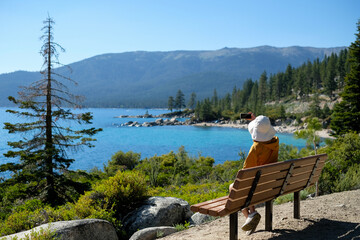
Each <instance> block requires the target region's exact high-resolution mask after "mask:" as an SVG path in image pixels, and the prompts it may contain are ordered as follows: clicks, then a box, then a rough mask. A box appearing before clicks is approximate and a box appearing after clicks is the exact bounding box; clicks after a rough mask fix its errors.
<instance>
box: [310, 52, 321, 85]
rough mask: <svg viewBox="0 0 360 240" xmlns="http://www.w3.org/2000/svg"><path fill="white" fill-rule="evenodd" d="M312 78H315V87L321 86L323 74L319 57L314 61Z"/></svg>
mask: <svg viewBox="0 0 360 240" xmlns="http://www.w3.org/2000/svg"><path fill="white" fill-rule="evenodd" d="M312 80H313V83H312V85H313V88H314V89H315V90H318V89H319V88H320V87H321V75H320V61H319V58H317V59H316V60H315V61H314V63H313V68H312Z"/></svg>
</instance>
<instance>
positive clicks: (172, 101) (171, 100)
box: [168, 96, 175, 112]
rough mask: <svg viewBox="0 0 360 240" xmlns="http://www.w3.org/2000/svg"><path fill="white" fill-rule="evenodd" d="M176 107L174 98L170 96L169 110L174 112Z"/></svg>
mask: <svg viewBox="0 0 360 240" xmlns="http://www.w3.org/2000/svg"><path fill="white" fill-rule="evenodd" d="M174 105H175V101H174V97H172V96H170V97H169V100H168V110H170V111H171V112H172V110H173V109H174Z"/></svg>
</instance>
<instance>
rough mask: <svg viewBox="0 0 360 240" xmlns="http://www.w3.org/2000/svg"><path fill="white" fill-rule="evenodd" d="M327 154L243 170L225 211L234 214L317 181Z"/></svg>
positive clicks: (238, 174) (228, 199) (238, 176)
mask: <svg viewBox="0 0 360 240" xmlns="http://www.w3.org/2000/svg"><path fill="white" fill-rule="evenodd" d="M326 159H327V155H326V154H320V155H314V156H310V157H305V158H300V159H294V160H288V161H284V162H277V163H272V164H267V165H263V166H259V167H254V168H248V169H244V170H240V171H239V172H238V173H237V176H236V179H235V181H234V185H233V189H232V190H231V192H230V194H229V197H228V198H227V202H226V205H225V208H226V210H227V211H229V212H232V211H234V210H239V209H241V208H244V207H247V206H251V205H255V204H258V203H262V202H266V201H269V200H272V199H274V198H276V197H277V196H280V195H283V194H287V193H292V192H297V191H300V190H302V189H304V188H306V187H308V186H311V185H313V184H314V183H315V182H317V181H318V179H319V176H320V174H321V170H322V168H323V166H324V164H325V160H326Z"/></svg>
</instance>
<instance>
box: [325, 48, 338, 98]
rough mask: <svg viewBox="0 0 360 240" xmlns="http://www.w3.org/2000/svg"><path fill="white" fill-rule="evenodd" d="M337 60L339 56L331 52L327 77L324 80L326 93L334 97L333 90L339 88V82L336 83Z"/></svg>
mask: <svg viewBox="0 0 360 240" xmlns="http://www.w3.org/2000/svg"><path fill="white" fill-rule="evenodd" d="M336 61H337V57H336V55H335V54H331V57H330V58H329V62H328V65H327V68H326V78H325V82H324V88H325V93H326V94H327V95H328V96H329V97H330V98H332V97H333V92H334V91H335V90H336V88H337V84H336V80H335V77H336Z"/></svg>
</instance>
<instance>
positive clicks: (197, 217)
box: [190, 212, 214, 225]
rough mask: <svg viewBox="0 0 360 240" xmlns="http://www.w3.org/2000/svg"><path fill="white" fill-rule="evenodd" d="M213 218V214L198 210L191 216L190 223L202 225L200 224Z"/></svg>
mask: <svg viewBox="0 0 360 240" xmlns="http://www.w3.org/2000/svg"><path fill="white" fill-rule="evenodd" d="M213 219H214V217H212V216H209V215H205V214H202V213H199V212H197V213H195V214H194V215H192V216H191V219H190V223H191V224H193V225H200V224H203V223H206V222H209V221H211V220H213Z"/></svg>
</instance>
